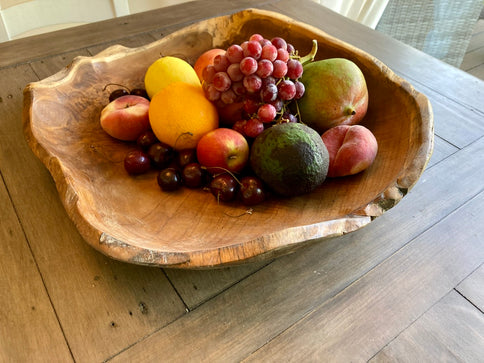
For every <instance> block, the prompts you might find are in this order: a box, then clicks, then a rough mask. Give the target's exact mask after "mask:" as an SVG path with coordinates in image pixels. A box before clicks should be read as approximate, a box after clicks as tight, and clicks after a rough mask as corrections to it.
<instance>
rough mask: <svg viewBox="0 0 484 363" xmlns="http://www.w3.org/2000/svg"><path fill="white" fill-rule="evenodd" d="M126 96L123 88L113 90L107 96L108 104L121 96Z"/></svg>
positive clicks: (126, 91)
mask: <svg viewBox="0 0 484 363" xmlns="http://www.w3.org/2000/svg"><path fill="white" fill-rule="evenodd" d="M126 95H129V92H128V90H126V89H124V88H118V89H115V90H114V91H113V92H111V93H110V94H109V102H113V101H114V100H115V99H116V98H119V97H121V96H126Z"/></svg>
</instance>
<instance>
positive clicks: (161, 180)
mask: <svg viewBox="0 0 484 363" xmlns="http://www.w3.org/2000/svg"><path fill="white" fill-rule="evenodd" d="M156 180H157V181H158V185H159V186H160V187H161V189H162V190H164V191H167V192H171V191H174V190H177V189H178V188H180V187H181V186H182V178H181V175H180V172H179V171H178V170H176V169H175V168H166V169H163V170H161V171H160V172H159V173H158V176H157V179H156Z"/></svg>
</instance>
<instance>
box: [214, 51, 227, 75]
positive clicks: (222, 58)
mask: <svg viewBox="0 0 484 363" xmlns="http://www.w3.org/2000/svg"><path fill="white" fill-rule="evenodd" d="M229 65H230V61H229V59H228V58H227V56H226V55H225V54H217V55H216V56H215V58H214V59H213V67H214V68H215V70H216V71H217V72H225V71H226V70H227V67H228V66H229Z"/></svg>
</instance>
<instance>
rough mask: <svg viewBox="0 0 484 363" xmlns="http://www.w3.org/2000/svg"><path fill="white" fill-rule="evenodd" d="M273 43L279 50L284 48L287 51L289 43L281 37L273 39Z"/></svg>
mask: <svg viewBox="0 0 484 363" xmlns="http://www.w3.org/2000/svg"><path fill="white" fill-rule="evenodd" d="M271 43H272V44H273V45H274V46H275V47H276V48H277V49H279V48H282V49H285V50H287V42H286V41H285V40H284V39H283V38H281V37H275V38H272V39H271Z"/></svg>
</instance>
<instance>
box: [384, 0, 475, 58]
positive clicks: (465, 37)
mask: <svg viewBox="0 0 484 363" xmlns="http://www.w3.org/2000/svg"><path fill="white" fill-rule="evenodd" d="M482 8H483V1H482V0H390V1H389V2H388V4H387V7H386V8H385V11H384V12H383V15H382V17H381V18H380V21H379V22H378V25H377V26H376V29H377V30H378V31H381V32H382V33H385V34H388V35H390V36H391V37H393V38H395V39H398V40H400V41H402V42H404V43H406V44H408V45H411V46H412V47H414V48H417V49H419V50H422V51H423V52H425V53H427V54H430V55H432V56H434V57H435V58H438V59H440V60H442V61H444V62H446V63H449V64H451V65H453V66H456V67H459V66H460V65H461V63H462V59H463V58H464V55H465V52H466V50H467V46H468V45H469V40H470V37H471V34H472V30H473V28H474V26H475V25H476V22H477V19H478V18H479V15H480V12H481V10H482Z"/></svg>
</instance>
